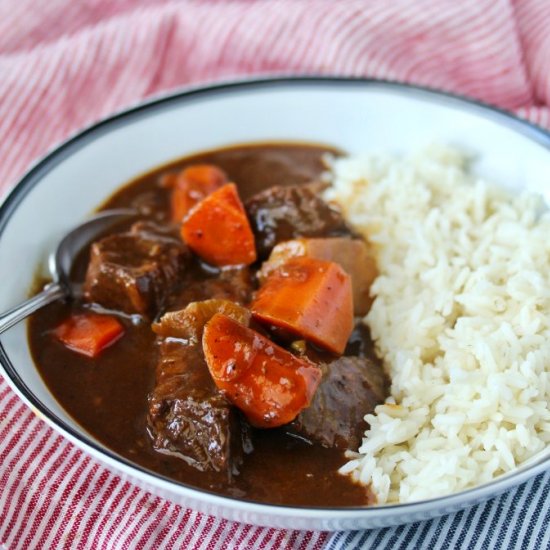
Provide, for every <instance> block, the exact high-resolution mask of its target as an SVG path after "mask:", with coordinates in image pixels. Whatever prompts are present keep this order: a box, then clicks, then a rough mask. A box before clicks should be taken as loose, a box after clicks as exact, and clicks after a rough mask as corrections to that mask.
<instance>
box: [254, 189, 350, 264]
mask: <svg viewBox="0 0 550 550" xmlns="http://www.w3.org/2000/svg"><path fill="white" fill-rule="evenodd" d="M245 209H246V212H247V214H248V217H249V219H250V223H251V226H252V230H253V231H254V236H255V237H256V248H257V250H258V257H259V258H261V259H264V258H266V257H267V256H269V253H270V252H271V249H272V248H273V247H274V246H275V245H276V244H277V243H280V242H282V241H288V240H290V239H294V238H296V237H335V236H341V235H350V234H351V230H350V229H349V227H348V226H347V225H346V222H345V220H344V218H343V216H342V214H341V213H340V212H339V211H338V210H336V209H335V208H333V207H332V206H330V205H329V204H327V203H326V202H325V201H323V200H322V199H321V198H319V196H318V194H317V193H316V191H315V188H313V187H309V186H307V185H306V186H302V185H294V186H288V187H281V186H277V185H276V186H274V187H270V188H269V189H266V190H265V191H262V192H261V193H258V194H256V195H254V196H253V197H251V198H250V199H248V201H246V203H245Z"/></svg>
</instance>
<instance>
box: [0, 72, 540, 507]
mask: <svg viewBox="0 0 550 550" xmlns="http://www.w3.org/2000/svg"><path fill="white" fill-rule="evenodd" d="M293 85H299V86H308V85H309V86H312V87H316V86H319V85H323V86H330V85H334V86H341V87H342V86H357V87H369V88H380V89H383V90H386V91H388V92H392V93H398V94H402V95H407V96H413V97H415V98H417V99H420V100H425V101H427V102H431V103H439V104H442V105H446V106H449V107H455V108H458V109H462V110H468V111H470V112H474V113H476V114H477V115H479V116H480V117H481V118H488V119H490V120H493V121H495V122H497V123H500V124H502V125H503V126H506V127H508V128H510V129H512V130H515V131H516V132H518V133H520V134H523V135H524V136H525V137H527V138H528V139H530V140H532V141H535V142H537V143H538V144H539V145H542V146H543V147H545V148H546V149H548V150H549V152H550V132H547V131H545V130H544V129H542V128H540V127H539V126H536V125H534V124H532V123H530V122H528V121H525V120H522V119H520V118H518V117H516V116H514V115H512V114H510V113H508V112H506V111H504V110H502V109H499V108H497V107H493V106H491V105H488V104H485V103H483V102H481V101H477V100H474V99H470V98H467V97H464V96H460V95H457V94H453V93H449V92H445V91H439V90H434V89H430V88H426V87H423V86H417V85H413V84H406V83H401V82H396V81H388V80H378V79H371V78H354V77H338V76H282V77H274V78H259V79H247V80H238V81H231V82H222V83H214V84H210V85H205V86H199V87H196V88H188V89H183V90H181V91H176V92H173V93H169V94H167V95H162V96H160V97H156V98H152V99H149V100H145V101H143V102H141V103H138V104H137V105H136V106H133V107H130V108H128V109H124V110H122V111H120V112H118V113H116V114H114V115H112V116H109V117H107V118H105V119H103V120H101V121H99V122H97V123H96V124H93V125H91V126H89V127H87V128H85V129H84V130H82V131H79V132H78V133H76V134H74V135H73V136H71V137H70V138H68V139H67V140H66V141H64V142H63V143H61V144H60V145H58V146H57V147H55V148H54V149H53V150H52V151H50V152H48V153H47V154H46V155H45V156H44V157H42V158H41V159H40V160H38V161H37V162H36V163H35V164H34V165H33V166H32V167H31V168H30V169H29V171H28V172H27V173H26V174H25V175H24V176H23V177H22V178H21V179H20V180H19V182H18V183H17V184H16V185H15V187H14V188H13V189H12V191H11V192H10V193H9V194H8V196H7V197H6V199H5V200H4V202H3V203H2V205H1V206H0V239H1V237H2V234H3V232H4V229H5V227H6V226H7V224H8V223H9V220H10V218H11V216H12V214H13V213H14V211H15V210H16V209H17V206H18V205H19V204H20V202H21V201H22V200H23V199H24V198H25V196H26V195H27V193H28V192H29V191H30V190H31V189H32V188H33V187H34V186H35V185H37V184H38V183H39V182H40V180H41V179H42V178H43V176H44V175H46V174H47V173H48V172H50V171H51V170H52V169H53V168H55V167H56V166H57V165H58V164H59V163H61V162H63V161H64V160H65V159H66V158H67V157H68V156H70V155H71V154H73V153H75V152H76V151H78V150H79V149H80V148H81V147H83V146H85V145H86V144H88V143H89V142H90V141H93V140H95V139H99V138H101V136H102V135H103V134H104V133H107V132H109V131H110V130H112V129H114V128H116V127H118V126H120V125H124V124H125V123H127V122H130V121H134V120H136V119H138V118H142V117H146V116H150V115H152V114H154V113H155V112H157V111H158V110H159V109H166V108H170V107H171V106H172V105H176V104H177V105H180V104H181V103H187V102H191V101H195V100H199V101H200V100H201V99H204V98H206V97H209V96H221V95H223V94H225V93H231V92H235V91H247V90H255V89H262V88H277V87H289V86H293ZM0 363H1V364H2V366H3V368H4V370H5V372H6V374H7V375H8V377H9V379H10V380H11V383H12V384H13V385H14V386H15V387H16V388H17V389H18V390H19V391H20V392H21V394H22V395H24V396H25V398H26V399H27V400H28V401H29V402H30V403H31V404H32V406H33V407H35V408H36V410H37V411H39V412H40V414H42V415H44V417H46V418H48V419H49V421H50V422H51V423H52V424H54V425H55V426H57V427H58V428H60V429H61V431H62V432H66V433H68V434H70V435H71V436H72V437H74V438H75V439H76V440H77V441H79V442H80V444H81V445H82V447H83V448H84V449H86V448H87V447H88V448H92V449H93V450H94V451H95V452H98V453H99V454H100V455H103V456H105V457H108V458H109V459H111V460H114V461H116V462H119V463H121V464H122V465H124V466H127V467H129V468H131V469H133V470H136V471H137V472H139V473H141V474H146V475H147V476H151V477H153V478H155V479H158V480H162V481H163V482H169V483H171V484H173V485H174V486H176V487H177V486H179V487H183V488H185V489H186V490H187V491H190V492H191V494H190V495H189V496H190V497H195V498H197V499H200V498H201V497H200V495H203V494H204V495H209V496H210V497H216V498H217V499H220V503H222V502H225V504H226V505H228V506H229V507H231V505H232V504H233V505H234V504H235V503H236V502H239V503H246V504H250V505H254V506H257V507H260V508H265V509H268V508H279V509H281V510H293V509H294V510H297V511H298V510H302V511H308V510H309V511H317V512H331V513H338V514H344V515H345V514H346V513H349V512H358V511H360V512H362V513H364V514H365V518H366V517H368V515H369V512H370V513H371V514H372V513H375V512H376V511H379V510H381V509H382V508H383V509H384V510H386V511H390V510H396V511H399V512H406V511H410V512H413V509H414V508H416V507H418V506H419V505H423V506H424V505H429V506H430V507H436V506H437V507H438V508H440V509H441V510H443V508H444V506H445V504H448V505H452V504H456V503H457V502H456V500H457V498H458V499H461V500H464V501H469V500H472V499H473V498H474V497H475V493H476V492H477V491H478V490H480V489H481V488H488V487H490V486H491V485H495V484H498V485H500V483H501V482H500V478H498V477H497V478H495V479H493V480H492V481H490V482H489V483H486V484H484V485H480V486H477V487H473V488H471V489H467V490H465V491H461V492H459V493H453V494H450V495H444V496H441V497H436V498H433V499H429V500H424V501H418V502H411V503H403V504H389V505H384V506H383V507H380V506H371V507H369V506H364V507H357V506H350V507H325V506H294V505H292V506H291V505H286V504H270V503H264V502H258V501H255V500H249V499H246V498H236V497H230V496H222V495H220V494H219V493H216V492H213V491H209V490H206V489H200V488H197V487H194V486H192V485H187V484H185V483H181V482H178V481H175V480H173V479H171V478H168V477H166V476H163V475H161V474H158V473H157V472H154V471H152V470H148V469H147V468H144V467H142V466H140V465H139V464H136V463H134V462H131V461H130V460H128V459H126V458H125V457H122V456H120V455H118V454H117V453H114V452H113V451H111V450H110V449H108V448H106V447H103V446H101V445H100V444H98V443H96V442H95V441H94V440H92V439H90V438H88V437H86V436H85V435H84V434H82V433H81V432H79V431H78V430H76V429H74V428H73V427H72V426H70V425H69V424H67V423H66V422H65V421H64V420H62V419H60V418H59V417H58V416H57V415H56V414H54V413H53V412H52V411H50V410H49V409H48V408H47V407H46V406H45V405H44V404H43V403H42V402H41V401H40V400H39V399H38V398H37V397H36V396H35V395H34V394H33V392H32V391H31V390H30V389H29V388H28V387H27V385H26V384H25V382H24V381H23V379H22V378H21V377H20V376H19V374H18V373H17V370H16V369H15V367H14V366H13V364H12V363H11V361H10V359H9V357H8V355H7V353H6V351H5V349H4V346H3V345H2V342H1V341H0ZM48 391H49V390H48ZM53 397H54V399H56V398H55V396H53ZM56 401H57V399H56ZM60 406H61V405H60ZM69 416H70V415H69ZM75 423H76V424H78V422H76V420H75ZM543 462H548V460H545V461H543ZM137 472H136V473H137ZM519 473H520V472H517V473H513V472H512V473H511V474H510V475H509V476H507V479H508V480H509V481H510V485H511V484H512V481H511V480H512V479H513V478H514V477H517V476H518V475H519ZM524 481H526V480H524ZM468 495H470V498H469V499H468V498H467V497H468ZM182 496H185V495H182ZM490 496H492V495H490ZM490 496H489V497H487V498H490ZM436 503H437V504H436Z"/></svg>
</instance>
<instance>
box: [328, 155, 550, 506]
mask: <svg viewBox="0 0 550 550" xmlns="http://www.w3.org/2000/svg"><path fill="white" fill-rule="evenodd" d="M331 169H332V183H333V185H332V187H331V188H330V189H328V190H327V192H326V198H327V199H329V200H332V201H336V202H337V203H339V204H340V205H341V207H342V208H343V210H344V211H345V213H346V215H347V216H348V219H350V220H351V222H352V223H353V224H354V225H355V226H356V227H358V228H359V229H360V230H361V231H363V232H364V234H365V235H366V236H367V237H368V239H369V240H370V241H371V242H372V243H373V244H374V245H375V247H376V249H377V252H376V254H377V261H378V266H379V270H380V276H379V277H378V278H377V279H376V281H375V282H374V285H373V287H372V293H373V295H375V296H376V299H375V300H374V304H373V306H372V309H371V311H370V312H369V314H368V315H367V316H366V317H365V321H366V323H367V325H368V326H369V327H370V330H371V333H372V336H373V338H374V340H375V343H376V348H377V353H378V354H379V356H380V357H382V358H383V361H384V366H385V368H386V369H387V372H388V374H389V375H390V377H391V380H392V385H391V397H390V398H388V399H387V401H386V403H385V404H384V405H380V406H378V407H377V408H376V411H375V414H372V415H367V417H366V420H367V422H368V423H369V424H370V429H369V430H368V431H367V432H366V433H365V437H364V439H363V443H362V445H361V447H360V448H359V450H358V451H359V452H358V453H353V454H352V453H350V459H351V460H350V461H349V462H348V463H347V464H346V465H345V466H343V467H342V469H341V472H342V473H347V474H350V475H352V476H353V477H354V478H355V479H356V480H358V481H360V482H361V483H364V484H370V485H371V488H372V490H373V491H374V492H375V494H376V495H377V497H378V501H379V502H380V503H383V502H410V501H416V500H422V499H427V498H432V497H435V496H440V495H444V494H448V493H452V492H455V491H459V490H462V489H466V488H468V487H472V486H474V485H477V484H480V483H484V482H487V481H489V480H491V479H492V478H494V477H495V476H498V475H501V474H503V473H505V472H507V471H509V470H512V469H513V468H515V467H516V466H517V465H518V464H520V463H522V462H524V461H525V460H527V459H528V458H530V457H532V456H533V455H534V454H536V453H538V452H540V451H543V450H544V449H548V444H549V442H550V411H549V408H548V398H549V395H550V372H549V367H550V214H548V213H544V214H542V215H540V213H541V211H542V210H543V209H542V205H541V202H540V201H539V199H538V198H537V197H535V196H533V195H527V194H523V195H521V196H514V197H511V196H509V195H507V194H506V193H505V192H504V191H503V190H501V189H499V188H497V187H492V186H490V185H489V184H488V183H487V182H485V181H481V180H480V179H477V178H475V177H474V176H473V175H472V174H471V173H470V172H469V170H468V166H467V162H466V159H465V157H464V156H463V155H462V154H461V153H460V152H458V151H456V150H453V149H450V148H443V147H433V148H431V149H428V150H425V151H422V152H420V153H416V154H414V155H412V156H410V157H407V158H393V157H390V156H382V155H371V156H365V157H351V158H344V159H340V160H337V161H335V162H334V163H333V165H332V168H331ZM549 178H550V175H549Z"/></svg>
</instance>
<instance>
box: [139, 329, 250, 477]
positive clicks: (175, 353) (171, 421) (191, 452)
mask: <svg viewBox="0 0 550 550" xmlns="http://www.w3.org/2000/svg"><path fill="white" fill-rule="evenodd" d="M148 403H149V414H148V417H147V423H148V430H149V434H150V436H151V438H152V441H153V447H154V448H155V449H156V450H157V451H159V452H161V453H166V454H169V455H172V456H176V457H178V458H181V459H182V460H185V461H186V462H187V463H188V464H190V465H192V466H194V467H195V468H197V469H198V470H200V471H216V472H225V473H226V474H227V475H228V477H231V476H232V475H234V474H236V473H238V468H239V466H240V464H241V463H242V460H243V453H244V451H245V450H246V451H247V452H250V450H251V443H250V436H249V428H248V425H247V424H246V422H245V421H244V420H242V419H241V416H240V413H239V412H238V410H237V409H236V408H235V407H233V406H232V405H230V404H229V403H228V402H227V401H226V400H225V398H224V397H223V396H222V395H221V394H220V393H219V392H218V390H217V388H216V386H215V385H214V382H213V381H212V378H211V376H210V373H209V372H208V367H207V366H206V363H205V361H204V358H203V356H202V352H201V351H200V346H198V345H186V344H185V343H183V342H181V341H178V340H174V339H166V340H160V341H159V361H158V364H157V368H156V384H155V387H154V389H153V391H152V392H151V393H150V394H149V397H148Z"/></svg>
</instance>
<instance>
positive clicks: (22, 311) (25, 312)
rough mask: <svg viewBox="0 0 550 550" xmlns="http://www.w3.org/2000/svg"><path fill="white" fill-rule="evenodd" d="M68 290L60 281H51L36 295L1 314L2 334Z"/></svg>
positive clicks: (0, 326) (0, 332) (0, 325)
mask: <svg viewBox="0 0 550 550" xmlns="http://www.w3.org/2000/svg"><path fill="white" fill-rule="evenodd" d="M65 294H66V290H65V288H64V287H63V286H62V285H60V284H59V283H49V284H47V285H46V286H45V287H44V289H43V290H42V291H41V292H39V293H38V294H37V295H36V296H33V297H32V298H29V299H28V300H26V301H24V302H23V303H21V304H19V305H18V306H15V307H14V308H12V309H10V310H8V311H6V312H5V313H3V314H1V315H0V334H2V333H3V332H4V331H6V330H8V329H9V328H11V327H13V325H15V324H16V323H19V321H22V320H23V319H24V318H25V317H27V316H29V315H30V314H31V313H34V312H35V311H36V310H37V309H40V308H41V307H44V306H45V305H48V304H50V303H51V302H53V301H54V300H57V299H58V298H62V297H63V296H65Z"/></svg>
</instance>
